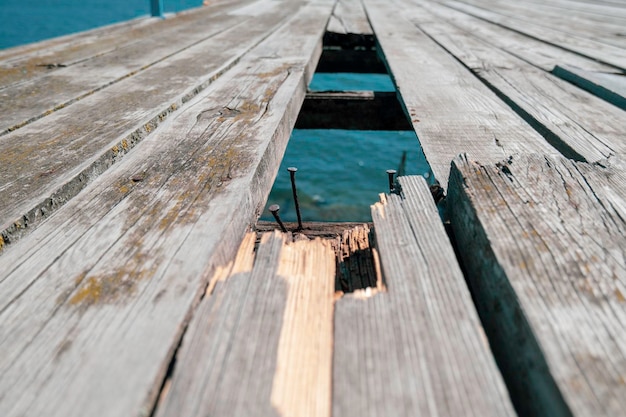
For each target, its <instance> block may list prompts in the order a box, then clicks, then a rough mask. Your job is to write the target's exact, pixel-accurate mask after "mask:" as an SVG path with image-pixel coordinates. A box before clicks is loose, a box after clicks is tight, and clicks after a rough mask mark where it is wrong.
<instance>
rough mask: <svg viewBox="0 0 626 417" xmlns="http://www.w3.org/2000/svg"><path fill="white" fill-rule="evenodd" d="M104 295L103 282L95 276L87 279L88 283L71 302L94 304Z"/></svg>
mask: <svg viewBox="0 0 626 417" xmlns="http://www.w3.org/2000/svg"><path fill="white" fill-rule="evenodd" d="M101 297H102V282H101V281H99V280H98V279H96V278H95V277H90V278H88V279H87V284H86V285H84V286H83V288H81V289H80V290H79V291H78V292H77V293H76V294H74V296H73V297H72V298H71V299H70V304H72V305H77V304H83V305H85V304H86V305H92V304H95V303H96V302H98V301H99V300H100V298H101Z"/></svg>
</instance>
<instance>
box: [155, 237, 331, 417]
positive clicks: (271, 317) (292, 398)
mask: <svg viewBox="0 0 626 417" xmlns="http://www.w3.org/2000/svg"><path fill="white" fill-rule="evenodd" d="M286 236H287V235H282V234H281V233H279V232H274V233H266V234H263V236H262V238H261V243H260V245H259V249H258V251H257V254H256V258H255V263H254V267H253V268H252V269H251V271H250V272H249V273H247V274H245V273H244V272H243V271H235V272H236V273H232V274H231V276H230V277H228V278H227V279H225V280H223V283H222V284H220V286H218V287H216V289H215V291H214V292H213V294H211V295H210V297H207V299H206V300H205V301H203V304H202V305H201V307H200V308H199V310H198V312H197V314H196V317H195V318H194V320H192V323H191V325H190V328H189V330H188V332H187V333H186V335H185V338H184V340H183V344H182V347H181V349H180V351H179V353H178V358H177V364H176V368H175V371H174V374H173V377H172V380H171V386H170V388H169V390H168V392H167V394H166V395H164V396H163V397H162V400H161V402H160V404H159V405H158V407H157V410H156V416H157V417H162V416H169V415H173V416H195V415H198V414H209V415H226V414H227V415H232V416H249V415H259V416H273V415H276V414H278V415H285V416H288V415H289V416H296V415H297V416H329V415H330V400H331V389H330V384H331V365H332V327H333V298H334V285H335V254H334V251H333V250H332V248H331V245H330V242H329V241H324V240H321V239H315V240H312V241H309V240H298V241H296V242H287V241H286ZM243 250H244V251H248V250H249V248H248V247H247V246H246V245H244V246H243Z"/></svg>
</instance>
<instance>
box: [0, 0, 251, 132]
mask: <svg viewBox="0 0 626 417" xmlns="http://www.w3.org/2000/svg"><path fill="white" fill-rule="evenodd" d="M242 4H243V5H245V4H246V1H239V2H233V3H231V4H224V5H222V6H219V7H216V6H212V7H206V8H202V9H198V10H197V11H196V12H195V13H185V14H183V15H181V16H179V17H176V18H170V19H164V20H158V21H155V22H154V23H153V25H144V26H142V27H141V29H143V30H142V31H137V30H135V31H129V32H128V33H117V36H118V37H119V39H120V43H121V45H118V46H117V47H116V48H115V49H114V50H112V51H108V52H106V53H101V54H99V55H96V56H93V57H91V58H89V59H85V60H81V62H79V63H76V64H74V65H71V64H60V65H63V67H57V68H52V69H53V70H48V72H49V73H47V74H43V75H42V76H40V77H36V78H34V79H31V80H28V77H24V79H21V80H20V82H19V83H17V84H16V85H11V86H3V87H2V88H0V114H2V120H1V122H0V135H2V134H6V133H8V132H10V131H13V130H16V129H18V128H20V127H23V126H25V125H26V124H28V123H31V122H33V121H35V120H37V119H39V118H41V117H45V116H47V115H49V114H51V113H53V112H54V111H56V110H59V109H62V108H65V107H67V106H70V105H72V104H73V103H75V102H77V101H78V100H81V99H84V98H85V97H87V96H89V95H92V94H94V93H96V92H98V91H99V90H102V89H104V88H108V87H110V86H111V85H113V84H116V83H118V82H120V81H122V80H124V79H126V78H128V77H133V76H135V75H137V74H139V73H141V72H143V71H145V70H147V69H149V68H151V67H153V66H154V65H156V64H157V63H160V62H164V61H167V60H168V59H170V58H173V60H174V61H175V59H176V55H177V54H179V53H181V52H183V51H185V50H186V49H188V48H191V47H194V46H195V45H198V44H201V43H203V42H205V41H207V40H208V39H210V38H211V37H213V36H217V35H219V34H221V33H223V32H225V31H226V30H227V29H232V28H234V27H237V26H239V25H242V24H245V23H246V21H247V20H251V19H252V18H253V17H251V16H245V15H233V14H232V13H229V12H232V11H233V10H236V9H237V7H241V5H242ZM129 29H134V27H130V28H129ZM148 29H149V30H148ZM231 36H233V34H232V33H231ZM95 43H98V41H97V40H96V41H95ZM203 47H204V48H207V47H208V48H210V47H211V46H210V45H206V46H203Z"/></svg>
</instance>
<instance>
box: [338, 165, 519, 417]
mask: <svg viewBox="0 0 626 417" xmlns="http://www.w3.org/2000/svg"><path fill="white" fill-rule="evenodd" d="M400 184H401V186H402V190H403V198H401V197H400V196H398V195H395V194H394V195H389V196H382V197H381V203H377V204H376V205H374V206H372V217H373V220H374V228H375V229H374V230H375V232H376V241H377V245H378V249H379V252H380V259H381V264H382V269H383V273H384V277H385V280H386V284H387V292H378V293H377V294H375V295H373V296H370V297H363V296H361V297H358V298H357V297H353V296H344V297H343V298H342V299H340V300H338V301H337V302H336V306H335V312H336V313H335V357H334V365H333V413H334V415H338V416H350V415H352V416H391V415H393V416H416V415H432V416H435V415H442V416H444V415H445V416H451V415H454V416H466V415H475V416H486V415H493V416H504V415H514V412H513V408H512V405H511V403H510V400H509V399H508V395H507V392H506V389H505V387H504V383H503V381H502V378H501V376H500V374H499V372H498V370H497V368H496V366H495V362H494V360H493V357H492V356H491V354H490V351H489V346H488V344H487V342H486V340H485V338H484V335H483V332H482V328H481V325H480V321H479V320H478V315H477V314H476V311H475V309H474V307H473V305H472V300H471V296H470V293H469V291H468V289H467V286H466V284H465V281H464V278H463V274H462V273H461V270H460V268H459V266H458V264H457V263H456V261H455V255H454V251H453V249H452V246H451V245H450V242H449V240H448V237H447V235H446V232H445V230H444V227H443V224H442V222H441V220H440V219H439V215H438V212H437V208H436V207H435V204H434V202H433V199H432V196H431V194H430V191H429V189H428V186H427V185H426V182H425V181H424V179H423V178H421V177H401V178H400Z"/></svg>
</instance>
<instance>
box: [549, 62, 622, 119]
mask: <svg viewBox="0 0 626 417" xmlns="http://www.w3.org/2000/svg"><path fill="white" fill-rule="evenodd" d="M552 73H553V74H554V75H556V76H557V77H560V78H562V79H564V80H567V81H569V82H571V83H573V84H575V85H577V86H579V87H580V88H584V89H585V90H587V91H589V92H590V93H592V94H594V95H596V96H598V97H600V98H601V99H603V100H606V101H608V102H609V103H611V104H614V105H616V106H617V107H619V108H620V109H622V110H626V78H625V77H624V75H618V74H605V73H601V72H592V71H585V70H583V69H580V68H575V67H571V66H567V65H557V66H555V67H554V69H553V70H552Z"/></svg>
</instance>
